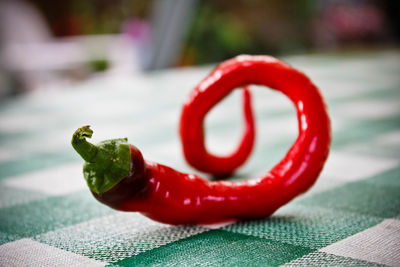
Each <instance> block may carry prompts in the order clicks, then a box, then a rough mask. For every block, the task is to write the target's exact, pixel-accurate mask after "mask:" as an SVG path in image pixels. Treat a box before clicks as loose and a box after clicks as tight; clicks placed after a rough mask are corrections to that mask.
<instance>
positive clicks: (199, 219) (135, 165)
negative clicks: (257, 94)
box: [72, 56, 331, 224]
mask: <svg viewBox="0 0 400 267" xmlns="http://www.w3.org/2000/svg"><path fill="white" fill-rule="evenodd" d="M249 84H258V85H264V86H268V87H270V88H272V89H275V90H278V91H281V92H282V93H284V94H285V95H286V96H288V97H289V98H290V99H291V101H292V102H293V103H294V105H295V107H296V110H297V117H298V121H299V135H298V137H297V139H296V141H295V142H294V144H293V145H292V147H291V148H290V149H289V151H288V152H287V154H286V155H285V157H284V158H283V159H282V160H281V161H280V162H279V163H278V164H277V165H276V166H275V167H274V168H272V169H271V170H270V171H269V172H268V173H266V174H265V175H264V176H262V177H259V178H256V179H252V180H248V181H236V182H232V181H207V180H205V179H203V178H201V177H199V176H197V175H193V174H185V173H181V172H178V171H176V170H174V169H172V168H170V167H167V166H164V165H161V164H157V163H152V162H149V161H146V160H144V159H143V156H142V154H141V152H140V151H139V150H138V149H137V148H136V147H134V146H132V145H129V144H128V143H127V140H126V139H113V140H108V141H104V142H101V143H99V144H98V145H93V144H91V143H89V142H88V141H87V140H86V138H90V137H91V136H92V133H93V132H92V131H91V129H90V128H89V127H88V126H84V127H81V128H79V129H78V130H77V131H76V132H75V133H74V135H73V138H72V145H73V147H74V148H75V150H76V151H77V152H78V153H79V154H80V155H81V156H82V158H83V159H84V160H85V161H86V163H85V165H84V169H83V171H84V177H85V179H86V181H87V184H88V186H89V188H90V190H91V192H92V193H93V195H94V196H95V198H97V199H98V200H99V201H100V202H102V203H104V204H106V205H108V206H110V207H111V208H114V209H117V210H122V211H138V212H141V213H142V214H144V215H146V216H148V217H150V218H152V219H154V220H157V221H159V222H163V223H169V224H186V223H193V224H202V223H216V222H223V221H231V220H240V219H254V218H262V217H266V216H269V215H271V214H272V213H273V212H274V211H276V210H277V209H278V208H279V207H281V206H282V205H284V204H286V203H287V202H289V201H290V200H292V199H293V198H294V197H296V196H297V195H299V194H301V193H303V192H305V191H306V190H307V189H309V188H310V187H311V186H312V185H313V184H314V182H315V181H316V179H317V177H318V175H319V173H320V172H321V170H322V168H323V165H324V162H325V160H326V158H327V156H328V153H329V146H330V140H331V137H330V121H329V117H328V113H327V111H326V107H325V104H324V101H323V99H322V97H321V95H320V93H319V91H318V89H317V88H316V87H315V85H313V83H312V82H311V81H310V80H309V79H308V78H307V77H306V76H305V75H304V74H303V73H301V72H299V71H297V70H295V69H293V68H292V67H290V66H289V65H287V64H285V63H283V62H281V61H279V60H277V59H275V58H273V57H269V56H238V57H236V58H234V59H231V60H228V61H226V62H224V63H222V64H221V65H219V66H218V67H217V68H216V69H215V70H214V71H213V72H212V73H211V74H210V75H209V76H208V77H207V78H206V79H205V80H203V81H202V82H201V83H200V84H199V85H198V86H197V87H196V88H195V90H194V91H193V92H192V93H191V95H190V97H189V99H188V101H187V102H186V104H185V105H184V108H183V112H182V116H181V124H180V134H181V138H182V143H183V150H184V154H185V156H186V158H187V160H188V162H190V163H191V164H192V165H193V166H195V167H196V168H198V169H201V170H203V171H207V172H210V173H214V174H227V173H231V172H233V171H234V170H235V169H236V168H237V167H238V166H240V165H241V164H242V163H243V162H244V161H245V160H246V158H247V157H248V155H249V153H250V152H251V149H252V146H253V143H254V121H253V115H252V112H251V105H250V95H249V92H248V89H247V88H246V86H247V85H249ZM238 87H244V88H245V89H244V110H245V112H244V113H245V118H246V123H247V124H246V125H247V126H246V130H245V133H244V135H243V136H244V137H243V139H242V142H241V144H240V145H239V148H238V149H237V151H236V152H234V153H233V154H232V155H229V156H227V157H216V156H213V155H211V154H209V153H208V152H207V151H206V149H205V146H204V133H203V120H204V117H205V115H206V114H207V112H208V111H209V110H210V109H211V108H212V107H213V106H215V105H216V104H217V103H218V102H219V101H220V100H222V99H223V98H224V97H225V96H227V95H228V94H229V93H230V92H231V91H232V90H233V89H234V88H238ZM220 165H222V166H220Z"/></svg>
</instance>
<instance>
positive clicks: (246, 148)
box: [180, 74, 256, 176]
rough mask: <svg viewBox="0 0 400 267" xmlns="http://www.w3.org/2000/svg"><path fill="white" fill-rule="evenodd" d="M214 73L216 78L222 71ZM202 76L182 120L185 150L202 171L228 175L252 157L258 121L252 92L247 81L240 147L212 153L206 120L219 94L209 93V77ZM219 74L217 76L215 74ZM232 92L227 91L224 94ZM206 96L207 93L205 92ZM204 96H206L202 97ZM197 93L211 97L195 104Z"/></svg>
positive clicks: (243, 95)
mask: <svg viewBox="0 0 400 267" xmlns="http://www.w3.org/2000/svg"><path fill="white" fill-rule="evenodd" d="M210 76H211V77H214V78H213V79H211V80H212V81H213V82H215V81H217V80H218V77H219V75H214V76H212V74H211V75H210ZM210 76H208V78H206V79H205V80H203V81H202V82H201V83H200V84H199V85H198V86H197V87H196V89H195V91H194V93H193V94H192V95H191V97H190V98H189V100H188V101H187V102H186V103H185V105H184V108H183V110H182V115H181V120H180V136H181V141H182V148H183V153H184V155H185V158H186V161H187V162H188V163H189V164H190V165H191V166H192V167H194V168H196V169H197V170H199V171H202V172H206V173H209V174H212V175H214V176H229V175H230V174H232V173H234V171H235V170H236V169H237V168H239V167H240V166H242V165H243V164H244V163H245V162H246V160H247V159H248V158H249V156H250V154H251V152H252V150H253V147H254V143H255V131H256V130H255V122H254V114H253V109H252V101H251V93H250V89H249V87H248V86H247V85H245V86H243V87H242V89H241V90H242V92H243V93H242V103H243V104H242V106H243V119H244V130H243V133H242V137H241V141H240V143H239V145H238V147H237V148H236V149H235V150H234V151H233V152H232V153H231V154H229V155H226V156H217V155H213V154H211V153H209V152H208V151H207V148H206V146H205V133H204V127H203V120H204V117H205V115H206V114H207V113H208V111H209V110H210V109H211V108H212V107H213V106H214V105H216V104H217V102H219V101H220V100H221V99H219V100H217V99H216V98H215V97H216V95H210V94H208V92H205V91H203V90H207V89H208V88H209V87H208V86H211V85H212V84H210V79H209V77H210ZM216 77H217V78H216ZM229 93H230V92H227V93H226V94H225V95H223V96H222V98H223V97H225V96H227V95H228V94H229ZM203 94H204V95H206V96H204V95H203ZM203 96H204V97H203ZM197 97H200V98H209V100H205V99H203V100H201V101H203V102H201V103H200V106H201V107H198V106H197V107H196V109H194V108H192V107H193V106H192V105H193V102H195V101H196V100H195V99H197Z"/></svg>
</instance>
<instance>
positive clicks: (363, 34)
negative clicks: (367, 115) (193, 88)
mask: <svg viewBox="0 0 400 267" xmlns="http://www.w3.org/2000/svg"><path fill="white" fill-rule="evenodd" d="M30 2H31V3H33V4H34V5H36V6H37V7H38V8H39V9H40V11H41V12H42V14H43V15H44V17H45V18H46V20H47V21H48V24H49V25H50V28H51V30H52V32H53V34H54V35H55V36H71V35H87V34H105V33H107V34H109V33H118V32H120V31H121V29H122V27H123V25H124V23H126V22H127V21H129V20H130V19H132V18H135V19H141V20H144V21H147V22H148V23H149V25H150V24H151V21H150V19H151V9H152V7H153V5H152V4H153V3H152V1H146V0H114V1H110V0H86V1H80V0H69V1H52V0H30ZM399 6H400V5H399V2H398V1H390V0H380V1H371V0H368V1H367V0H364V1H362V0H355V1H354V0H353V1H352V0H348V1H340V0H336V1H332V0H297V1H289V0H284V1H282V0H232V1H223V0H202V1H197V2H196V4H195V5H194V11H193V12H192V16H191V18H190V19H189V20H188V21H187V22H186V23H187V24H188V28H187V29H188V30H187V32H186V34H185V38H184V41H183V43H184V45H183V49H182V51H181V53H180V55H179V58H178V59H177V61H176V64H177V65H192V64H202V63H208V62H216V61H221V60H223V59H226V58H229V57H232V56H235V55H237V54H241V53H249V54H254V53H258V54H287V53H304V52H310V51H315V50H328V49H338V48H347V47H361V46H363V47H366V46H371V45H387V44H393V43H397V41H398V40H399V34H400V32H399V17H400V16H399V11H400V7H399Z"/></svg>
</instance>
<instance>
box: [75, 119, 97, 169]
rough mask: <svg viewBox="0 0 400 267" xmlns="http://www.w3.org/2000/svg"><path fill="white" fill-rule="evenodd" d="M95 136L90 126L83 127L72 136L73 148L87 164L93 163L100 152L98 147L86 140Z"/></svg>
mask: <svg viewBox="0 0 400 267" xmlns="http://www.w3.org/2000/svg"><path fill="white" fill-rule="evenodd" d="M92 135H93V131H92V129H90V126H89V125H86V126H82V127H81V128H79V129H78V130H76V131H75V133H74V134H73V135H72V141H71V144H72V147H73V148H74V149H75V150H76V152H78V154H79V155H81V157H82V158H83V159H84V160H85V161H86V162H93V160H94V159H95V157H96V154H97V152H98V150H99V149H98V147H97V146H95V145H93V144H92V143H89V142H88V141H87V140H86V138H91V137H92Z"/></svg>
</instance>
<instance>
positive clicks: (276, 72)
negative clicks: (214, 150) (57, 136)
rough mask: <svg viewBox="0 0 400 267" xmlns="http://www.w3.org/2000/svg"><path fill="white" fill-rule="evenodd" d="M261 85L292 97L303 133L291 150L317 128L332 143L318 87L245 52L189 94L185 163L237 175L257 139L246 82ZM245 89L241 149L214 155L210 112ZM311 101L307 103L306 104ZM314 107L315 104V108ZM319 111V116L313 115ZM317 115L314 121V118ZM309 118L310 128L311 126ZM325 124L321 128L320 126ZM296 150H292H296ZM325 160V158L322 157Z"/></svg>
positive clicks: (183, 122) (183, 130) (185, 110)
mask: <svg viewBox="0 0 400 267" xmlns="http://www.w3.org/2000/svg"><path fill="white" fill-rule="evenodd" d="M250 84H257V85H263V86H267V87H270V88H271V89H274V90H277V91H280V92H282V93H284V94H285V95H286V96H288V97H289V98H290V99H291V100H292V102H293V103H294V104H295V107H296V109H297V113H298V119H299V129H300V132H299V133H300V135H299V138H298V140H297V141H298V142H296V143H295V144H294V145H293V146H292V148H298V147H299V145H300V143H302V142H300V141H301V140H300V139H301V138H300V137H302V138H303V137H304V134H301V133H304V131H305V129H306V128H309V130H308V131H307V132H309V134H310V135H312V134H311V133H310V132H313V131H318V130H317V129H315V128H318V127H321V130H319V131H324V135H326V136H327V137H323V138H324V139H327V143H328V146H329V142H330V125H329V119H328V115H327V113H326V110H325V104H324V102H323V99H322V98H321V96H320V95H319V92H318V89H317V88H316V87H315V86H314V85H313V84H312V83H311V81H310V80H309V79H308V78H307V77H306V76H305V75H304V74H302V73H301V72H299V71H297V70H295V69H293V68H291V67H290V66H289V65H287V64H285V63H284V62H282V61H279V60H278V59H276V58H273V57H270V56H249V55H241V56H237V57H235V58H233V59H231V60H228V61H225V62H223V63H222V64H220V65H219V66H218V67H217V68H216V69H214V70H213V71H212V72H211V74H209V75H208V76H207V77H206V78H205V79H204V80H203V81H202V82H201V83H200V84H199V85H198V86H197V87H196V88H195V89H194V90H193V91H192V93H191V94H190V96H189V98H188V99H187V101H186V103H185V105H184V107H183V110H182V114H181V120H180V137H181V142H182V149H183V154H184V156H185V159H186V161H187V162H188V163H189V164H190V165H191V166H192V167H194V168H196V169H197V170H199V171H203V172H207V173H210V174H213V175H217V176H218V175H224V174H231V173H233V172H234V171H235V170H236V169H237V168H238V167H240V166H241V165H242V164H244V163H245V161H246V160H247V158H248V157H249V155H250V153H251V151H252V148H253V145H254V139H255V126H254V116H253V112H252V110H251V101H250V93H249V91H248V88H247V86H248V85H250ZM243 86H244V87H245V88H244V90H243V92H244V94H243V100H244V102H243V108H244V116H245V122H246V124H245V130H244V134H243V137H242V141H241V143H240V144H239V146H238V148H237V149H236V150H235V151H234V152H233V153H232V154H230V155H228V156H225V157H221V156H215V155H213V154H211V153H209V152H208V151H207V148H206V146H205V133H204V119H205V116H206V115H207V113H208V112H209V111H210V110H211V109H212V108H213V107H214V106H215V105H216V104H217V103H219V102H220V101H221V100H222V99H223V98H224V97H226V96H227V95H228V94H229V93H230V92H231V91H232V90H234V89H235V88H238V87H243ZM306 105H307V107H305V106H306ZM313 106H315V107H313ZM313 112H314V113H319V115H316V114H312V113H313ZM311 117H312V118H314V117H319V118H315V119H310V118H311ZM309 120H313V122H311V123H312V124H314V125H312V127H309V126H308V124H310V123H309V122H308V121H309ZM319 125H321V126H319ZM293 151H295V150H294V149H292V152H290V154H293ZM324 158H326V156H325V157H324Z"/></svg>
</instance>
